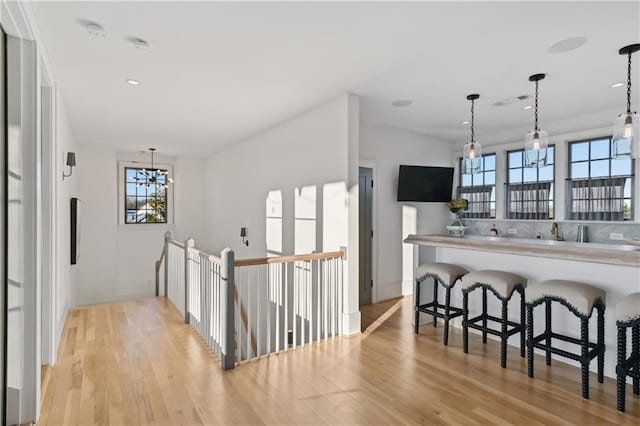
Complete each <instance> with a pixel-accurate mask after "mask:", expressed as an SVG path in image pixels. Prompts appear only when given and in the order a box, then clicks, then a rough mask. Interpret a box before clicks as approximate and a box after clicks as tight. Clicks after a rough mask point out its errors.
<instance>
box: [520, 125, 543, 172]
mask: <svg viewBox="0 0 640 426" xmlns="http://www.w3.org/2000/svg"><path fill="white" fill-rule="evenodd" d="M548 146H549V135H547V132H545V131H544V130H540V129H535V130H531V131H530V132H529V133H527V135H526V136H525V137H524V162H525V164H524V165H525V167H541V166H545V165H546V164H547V147H548Z"/></svg>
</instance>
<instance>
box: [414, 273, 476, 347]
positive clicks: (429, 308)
mask: <svg viewBox="0 0 640 426" xmlns="http://www.w3.org/2000/svg"><path fill="white" fill-rule="evenodd" d="M467 272H468V271H467V270H466V269H464V268H463V267H461V266H458V265H452V264H450V263H441V262H439V263H425V264H423V265H420V266H418V269H416V291H415V318H414V321H415V324H414V332H415V333H416V334H418V332H419V330H418V328H419V326H418V325H419V319H420V312H422V313H425V314H428V315H431V316H433V326H434V327H436V325H437V319H438V318H442V319H443V320H444V344H445V345H448V344H449V320H451V319H452V318H455V317H459V316H460V315H462V309H460V308H455V307H452V306H451V304H450V302H451V288H452V287H453V285H454V284H455V283H456V281H458V280H459V279H460V277H462V276H463V275H464V274H466V273H467ZM427 278H433V301H432V302H429V303H425V304H424V305H421V304H420V284H422V281H424V280H426V279H427ZM438 283H440V284H441V285H442V286H443V287H444V288H445V302H444V305H442V304H440V303H438ZM438 309H444V313H441V312H438Z"/></svg>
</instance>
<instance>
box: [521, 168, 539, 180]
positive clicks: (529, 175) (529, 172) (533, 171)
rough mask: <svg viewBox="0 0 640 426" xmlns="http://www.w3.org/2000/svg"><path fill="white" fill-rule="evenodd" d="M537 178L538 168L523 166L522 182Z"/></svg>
mask: <svg viewBox="0 0 640 426" xmlns="http://www.w3.org/2000/svg"><path fill="white" fill-rule="evenodd" d="M537 180H538V169H537V168H536V167H525V168H524V182H536V181H537Z"/></svg>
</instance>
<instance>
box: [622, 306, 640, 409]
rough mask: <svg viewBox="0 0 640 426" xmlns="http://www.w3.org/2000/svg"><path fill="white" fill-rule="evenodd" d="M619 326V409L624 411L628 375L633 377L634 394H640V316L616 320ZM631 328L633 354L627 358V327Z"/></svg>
mask: <svg viewBox="0 0 640 426" xmlns="http://www.w3.org/2000/svg"><path fill="white" fill-rule="evenodd" d="M616 325H617V326H618V364H617V365H616V376H617V385H618V386H617V387H618V392H617V394H618V396H617V400H618V411H624V403H625V391H626V389H625V387H626V384H627V376H630V377H632V379H633V394H634V395H636V396H640V317H636V318H632V319H631V320H629V321H616ZM628 328H631V356H629V358H627V329H628Z"/></svg>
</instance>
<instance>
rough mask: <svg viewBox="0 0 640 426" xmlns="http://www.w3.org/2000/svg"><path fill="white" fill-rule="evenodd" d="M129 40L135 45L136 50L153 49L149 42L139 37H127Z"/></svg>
mask: <svg viewBox="0 0 640 426" xmlns="http://www.w3.org/2000/svg"><path fill="white" fill-rule="evenodd" d="M127 40H129V42H130V43H131V44H133V47H135V48H136V49H140V50H149V48H150V47H151V46H150V45H149V42H148V41H147V40H143V39H141V38H139V37H127Z"/></svg>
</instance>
